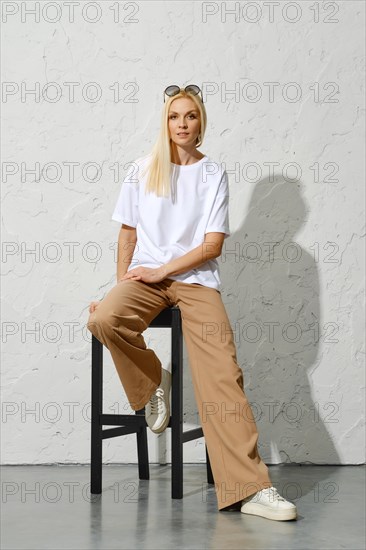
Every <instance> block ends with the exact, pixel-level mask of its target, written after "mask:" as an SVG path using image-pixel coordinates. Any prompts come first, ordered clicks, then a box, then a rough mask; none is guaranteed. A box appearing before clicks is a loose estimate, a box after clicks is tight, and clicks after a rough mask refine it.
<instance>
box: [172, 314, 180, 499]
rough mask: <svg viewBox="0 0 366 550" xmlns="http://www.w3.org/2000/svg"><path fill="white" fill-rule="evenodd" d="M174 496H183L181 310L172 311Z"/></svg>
mask: <svg viewBox="0 0 366 550" xmlns="http://www.w3.org/2000/svg"><path fill="white" fill-rule="evenodd" d="M171 342H172V399H171V405H172V406H171V411H172V414H171V428H172V429H171V434H172V498H183V335H182V326H181V317H180V311H179V310H173V311H172V340H171Z"/></svg>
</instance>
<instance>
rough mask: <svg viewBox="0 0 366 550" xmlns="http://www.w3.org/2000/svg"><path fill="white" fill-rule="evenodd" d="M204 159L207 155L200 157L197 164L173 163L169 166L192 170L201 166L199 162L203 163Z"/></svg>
mask: <svg viewBox="0 0 366 550" xmlns="http://www.w3.org/2000/svg"><path fill="white" fill-rule="evenodd" d="M205 159H207V155H205V156H204V157H202V158H201V159H200V160H198V161H197V162H194V163H193V164H175V163H174V162H171V163H170V164H172V165H173V166H177V167H178V168H184V169H187V168H194V167H195V166H197V165H199V164H201V162H203V161H204V160H205Z"/></svg>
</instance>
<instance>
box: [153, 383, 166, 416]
mask: <svg viewBox="0 0 366 550" xmlns="http://www.w3.org/2000/svg"><path fill="white" fill-rule="evenodd" d="M163 395H164V390H163V388H157V389H156V390H155V393H153V395H152V396H151V397H150V406H151V414H160V413H161V412H163V402H162V399H163Z"/></svg>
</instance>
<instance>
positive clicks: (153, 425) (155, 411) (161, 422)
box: [145, 368, 172, 433]
mask: <svg viewBox="0 0 366 550" xmlns="http://www.w3.org/2000/svg"><path fill="white" fill-rule="evenodd" d="M171 377H172V375H171V373H170V372H169V371H168V370H166V369H163V368H162V373H161V382H160V386H158V387H157V388H156V390H155V392H154V393H153V394H152V396H151V397H150V399H149V401H148V403H147V404H146V405H145V418H146V423H147V425H148V426H149V428H150V430H151V431H153V432H154V433H161V432H163V431H164V430H165V428H166V427H167V425H168V424H169V420H170V403H169V394H170V386H171Z"/></svg>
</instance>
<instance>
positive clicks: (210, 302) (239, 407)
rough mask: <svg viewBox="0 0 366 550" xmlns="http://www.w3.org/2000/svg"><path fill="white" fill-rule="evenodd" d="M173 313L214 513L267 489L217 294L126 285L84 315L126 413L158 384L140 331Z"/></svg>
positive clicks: (169, 283)
mask: <svg viewBox="0 0 366 550" xmlns="http://www.w3.org/2000/svg"><path fill="white" fill-rule="evenodd" d="M172 305H177V306H178V307H179V309H180V311H181V317H182V330H183V337H184V341H185V344H186V348H187V352H188V362H189V365H190V370H191V376H192V385H193V389H194V393H195V399H196V403H197V407H198V413H199V415H200V420H201V426H202V430H203V434H204V437H205V443H206V445H207V451H208V454H209V457H210V463H211V468H212V474H213V477H214V482H215V492H216V497H217V504H218V509H219V510H221V509H223V508H226V507H228V506H231V505H233V504H235V503H238V502H239V501H241V500H242V499H243V498H245V497H247V496H249V495H251V494H254V493H256V492H257V491H260V490H261V489H264V488H265V487H270V486H272V482H271V480H270V478H269V473H268V468H267V466H266V465H265V464H264V462H263V461H262V460H261V458H260V456H259V454H258V448H257V440H258V431H257V427H256V423H255V420H254V416H253V413H252V410H251V408H250V405H249V402H248V400H247V398H246V396H245V393H244V382H243V373H242V370H241V368H240V367H239V365H238V363H237V357H236V349H235V343H234V339H233V331H232V328H231V325H230V321H229V318H228V316H227V312H226V309H225V306H224V304H223V301H222V298H221V294H220V292H219V291H218V290H216V289H214V288H210V287H207V286H202V285H199V284H196V283H183V282H181V281H176V280H174V279H169V278H166V279H164V280H163V281H160V282H159V283H145V282H143V281H136V280H135V281H133V280H131V279H126V280H124V281H120V282H119V283H117V285H116V286H114V287H113V288H112V289H111V290H110V291H109V292H108V293H107V294H106V296H105V297H104V299H103V300H102V301H101V302H100V304H99V305H98V306H97V308H96V309H95V310H94V312H93V313H91V314H90V316H89V320H88V324H87V328H88V330H90V332H91V333H92V334H94V335H95V336H96V338H98V340H99V341H100V342H102V344H104V345H105V346H106V347H107V348H108V350H109V351H110V353H111V356H112V359H113V362H114V364H115V366H116V369H117V372H118V375H119V377H120V380H121V383H122V385H123V387H124V390H125V392H126V395H127V398H128V401H129V404H130V406H131V407H132V409H133V410H139V409H141V408H142V407H144V406H145V405H146V404H147V402H148V401H149V399H150V397H151V395H152V394H153V392H154V391H155V389H156V388H157V387H158V386H159V384H160V381H161V372H162V371H161V367H162V365H161V362H160V360H159V359H158V357H157V356H156V354H155V352H154V351H153V350H152V349H148V348H147V347H146V343H145V340H144V338H143V336H142V334H141V333H142V332H144V330H146V329H147V328H148V327H149V325H150V323H151V321H152V320H153V319H154V318H155V317H156V316H157V315H158V314H159V313H160V311H162V310H163V309H164V308H166V307H170V306H172Z"/></svg>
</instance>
